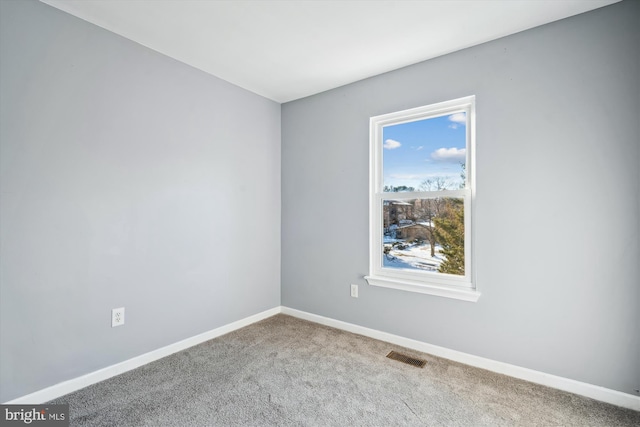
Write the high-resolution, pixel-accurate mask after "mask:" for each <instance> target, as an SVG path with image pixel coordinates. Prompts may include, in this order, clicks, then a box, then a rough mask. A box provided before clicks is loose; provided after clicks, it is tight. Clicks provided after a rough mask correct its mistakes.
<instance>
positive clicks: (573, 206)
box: [282, 2, 640, 393]
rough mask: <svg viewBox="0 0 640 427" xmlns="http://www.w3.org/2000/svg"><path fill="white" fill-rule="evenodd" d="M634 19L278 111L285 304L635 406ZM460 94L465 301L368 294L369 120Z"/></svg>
mask: <svg viewBox="0 0 640 427" xmlns="http://www.w3.org/2000/svg"><path fill="white" fill-rule="evenodd" d="M639 18H640V4H639V3H636V2H622V3H618V4H615V5H612V6H609V7H606V8H603V9H599V10H596V11H593V12H591V13H587V14H583V15H579V16H576V17H573V18H570V19H566V20H563V21H559V22H556V23H552V24H549V25H545V26H543V27H538V28H535V29H532V30H530V31H525V32H522V33H519V34H516V35H513V36H510V37H506V38H503V39H499V40H497V41H493V42H490V43H486V44H483V45H480V46H476V47H473V48H469V49H466V50H463V51H460V52H457V53H453V54H450V55H447V56H444V57H440V58H436V59H433V60H430V61H426V62H423V63H420V64H417V65H414V66H411V67H407V68H404V69H401V70H397V71H394V72H391V73H387V74H384V75H380V76H377V77H373V78H370V79H367V80H364V81H361V82H357V83H355V84H351V85H347V86H344V87H341V88H338V89H335V90H332V91H329V92H325V93H322V94H318V95H315V96H312V97H309V98H305V99H302V100H298V101H294V102H290V103H287V104H284V105H283V108H282V138H283V139H282V206H283V209H282V280H283V283H282V303H283V305H285V306H288V307H292V308H296V309H300V310H305V311H308V312H311V313H316V314H319V315H323V316H327V317H330V318H334V319H339V320H343V321H346V322H351V323H355V324H358V325H362V326H365V327H369V328H373V329H377V330H381V331H385V332H389V333H393V334H398V335H401V336H404V337H409V338H412V339H416V340H420V341H424V342H427V343H431V344H435V345H439V346H444V347H447V348H450V349H455V350H459V351H463V352H467V353H471V354H474V355H478V356H481V357H486V358H490V359H494V360H498V361H503V362H507V363H511V364H514V365H518V366H523V367H527V368H531V369H535V370H538V371H542V372H546V373H550V374H554V375H560V376H563V377H567V378H572V379H575V380H578V381H583V382H587V383H591V384H596V385H600V386H604V387H607V388H610V389H614V390H619V391H622V392H627V393H634V392H633V389H635V388H639V387H640V333H639V332H638V331H639V330H640V283H639V277H640V272H639V269H638V264H639V260H640V252H639V249H638V243H639V240H640V238H639V233H638V228H639V223H638V218H639V217H640V211H639V206H640V204H639V195H640V177H639V175H638V169H639V168H638V164H639V159H640V152H639V151H640V147H639V140H640V137H639V135H640V129H639V127H638V122H639V120H638V116H639V111H640V106H639V103H640V92H639V78H640V77H639V76H640V66H639V61H640V59H639V55H640V50H639V49H638V46H640V37H639V34H640V32H639V28H640V26H639V25H638V22H639ZM399 48H400V47H399ZM472 94H475V95H476V97H477V98H476V102H477V104H476V107H477V200H476V202H477V203H476V208H477V210H476V213H477V215H476V217H475V220H476V221H475V223H476V230H475V231H476V253H475V259H476V261H477V285H478V288H479V290H480V291H481V292H482V296H481V298H480V300H479V301H478V302H477V303H469V302H463V301H458V300H452V299H445V298H441V297H435V296H429V295H422V294H415V293H408V292H404V291H398V290H393V289H386V288H377V287H371V286H368V285H366V282H365V281H364V280H363V279H362V276H364V275H365V274H367V273H368V212H367V209H368V195H367V191H368V158H369V157H368V156H369V151H368V141H369V140H368V123H369V117H370V116H374V115H378V114H383V113H388V112H393V111H398V110H402V109H406V108H410V107H417V106H421V105H426V104H430V103H434V102H438V101H444V100H449V99H454V98H458V97H462V96H467V95H472ZM350 283H358V284H360V285H361V286H360V297H359V298H358V299H354V298H350V296H349V284H350Z"/></svg>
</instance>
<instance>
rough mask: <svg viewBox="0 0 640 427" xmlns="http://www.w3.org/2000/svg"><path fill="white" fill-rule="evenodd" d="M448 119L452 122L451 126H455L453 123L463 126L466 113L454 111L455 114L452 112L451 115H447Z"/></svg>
mask: <svg viewBox="0 0 640 427" xmlns="http://www.w3.org/2000/svg"><path fill="white" fill-rule="evenodd" d="M449 121H450V122H453V123H454V125H453V126H455V125H462V126H465V125H466V124H467V113H455V114H452V115H450V116H449ZM456 127H457V126H456ZM454 129H455V128H454Z"/></svg>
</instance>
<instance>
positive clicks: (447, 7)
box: [41, 0, 619, 102]
mask: <svg viewBox="0 0 640 427" xmlns="http://www.w3.org/2000/svg"><path fill="white" fill-rule="evenodd" d="M41 1H42V2H44V3H47V4H49V5H51V6H54V7H56V8H58V9H61V10H64V11H66V12H68V13H70V14H72V15H75V16H77V17H79V18H82V19H84V20H87V21H89V22H91V23H93V24H96V25H98V26H100V27H103V28H106V29H107V30H110V31H113V32H114V33H116V34H120V35H121V36H124V37H126V38H128V39H131V40H133V41H135V42H138V43H140V44H141V45H143V46H147V47H149V48H151V49H153V50H156V51H158V52H161V53H163V54H165V55H168V56H170V57H172V58H175V59H177V60H179V61H182V62H184V63H186V64H189V65H191V66H193V67H196V68H199V69H201V70H203V71H205V72H207V73H210V74H213V75H215V76H217V77H220V78H222V79H224V80H227V81H229V82H231V83H234V84H236V85H238V86H240V87H243V88H245V89H247V90H250V91H252V92H255V93H257V94H259V95H262V96H265V97H267V98H270V99H272V100H274V101H277V102H287V101H291V100H294V99H298V98H302V97H305V96H309V95H313V94H315V93H319V92H322V91H325V90H328V89H332V88H335V87H338V86H342V85H345V84H347V83H351V82H354V81H357V80H361V79H363V78H366V77H370V76H374V75H377V74H380V73H384V72H387V71H391V70H394V69H397V68H400V67H404V66H407V65H410V64H415V63H417V62H421V61H424V60H426V59H430V58H434V57H436V56H440V55H444V54H446V53H450V52H454V51H456V50H460V49H464V48H466V47H470V46H473V45H476V44H479V43H483V42H486V41H489V40H493V39H496V38H499V37H503V36H506V35H509V34H513V33H516V32H519V31H523V30H526V29H528V28H532V27H536V26H538V25H543V24H546V23H548V22H552V21H556V20H558V19H563V18H566V17H569V16H572V15H576V14H579V13H582V12H586V11H589V10H592V9H597V8H599V7H602V6H605V5H608V4H611V3H616V2H617V1H619V0H405V1H399V0H395V1H386V0H374V1H365V0H359V1H358V0H343V1H339V0H334V1H329V0H315V1H314V0H298V1H293V0H289V1H283V0H41Z"/></svg>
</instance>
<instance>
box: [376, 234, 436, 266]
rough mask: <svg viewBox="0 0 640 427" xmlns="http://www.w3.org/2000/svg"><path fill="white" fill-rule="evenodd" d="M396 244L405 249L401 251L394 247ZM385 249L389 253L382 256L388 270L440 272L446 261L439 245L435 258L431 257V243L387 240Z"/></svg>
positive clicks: (383, 263) (385, 240)
mask: <svg viewBox="0 0 640 427" xmlns="http://www.w3.org/2000/svg"><path fill="white" fill-rule="evenodd" d="M394 243H401V244H402V246H404V247H405V248H404V249H400V248H399V246H397V245H396V246H395V247H394V245H393V244H394ZM402 246H400V247H402ZM384 247H385V248H389V252H388V253H386V254H383V255H382V256H383V262H382V265H383V266H384V267H388V268H407V269H412V270H424V271H438V267H439V266H440V263H442V261H444V259H445V257H444V255H442V254H441V253H440V249H442V248H441V247H440V246H438V245H436V250H435V252H436V254H435V257H431V246H430V245H429V243H422V244H415V243H407V242H405V241H402V240H396V239H389V238H385V239H384Z"/></svg>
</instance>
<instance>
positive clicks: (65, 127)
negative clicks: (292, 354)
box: [0, 0, 280, 402]
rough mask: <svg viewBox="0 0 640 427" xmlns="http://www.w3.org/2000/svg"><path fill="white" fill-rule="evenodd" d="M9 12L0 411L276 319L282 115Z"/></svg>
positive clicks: (86, 34) (38, 7)
mask: <svg viewBox="0 0 640 427" xmlns="http://www.w3.org/2000/svg"><path fill="white" fill-rule="evenodd" d="M0 7H1V10H0V16H1V19H2V21H1V31H2V32H1V34H0V43H1V45H0V55H1V57H2V60H1V69H0V84H1V86H0V99H1V110H0V116H1V119H2V122H1V125H0V132H1V134H0V141H1V144H2V145H1V152H0V154H1V161H2V163H1V173H2V175H1V191H2V192H1V197H2V199H1V209H2V210H1V212H0V215H1V216H0V218H1V242H2V246H1V263H2V264H1V265H0V273H1V276H0V279H1V287H0V295H1V298H0V299H1V301H2V302H1V307H0V313H1V319H0V325H1V329H0V348H1V350H0V351H1V353H0V364H1V377H2V381H1V393H0V401H1V402H5V401H7V400H10V399H13V398H16V397H19V396H22V395H25V394H27V393H31V392H34V391H37V390H39V389H42V388H44V387H46V386H50V385H53V384H55V383H58V382H60V381H63V380H67V379H71V378H75V377H77V376H80V375H82V374H85V373H88V372H91V371H95V370H97V369H99V368H103V367H105V366H109V365H111V364H114V363H117V362H120V361H123V360H126V359H128V358H131V357H133V356H136V355H139V354H142V353H145V352H147V351H150V350H154V349H157V348H159V347H161V346H164V345H167V344H171V343H174V342H177V341H179V340H181V339H184V338H187V337H191V336H193V335H196V334H198V333H202V332H205V331H208V330H211V329H213V328H216V327H218V326H221V325H224V324H228V323H230V322H232V321H235V320H238V319H241V318H244V317H246V316H249V315H253V314H256V313H258V312H260V311H263V310H266V309H269V308H273V307H276V306H278V305H279V304H280V105H279V104H277V103H275V102H272V101H269V100H267V99H265V98H262V97H259V96H257V95H254V94H252V93H249V92H247V91H245V90H242V89H240V88H238V87H235V86H233V85H231V84H229V83H226V82H224V81H222V80H219V79H217V78H214V77H212V76H210V75H207V74H205V73H203V72H200V71H198V70H196V69H193V68H191V67H188V66H186V65H184V64H181V63H179V62H177V61H174V60H172V59H169V58H167V57H165V56H162V55H160V54H158V53H156V52H153V51H151V50H149V49H146V48H144V47H142V46H140V45H137V44H135V43H133V42H131V41H128V40H126V39H124V38H121V37H119V36H116V35H114V34H112V33H109V32H107V31H105V30H102V29H100V28H98V27H96V26H94V25H91V24H89V23H86V22H84V21H81V20H79V19H77V18H74V17H72V16H71V15H68V14H66V13H63V12H60V11H58V10H56V9H53V8H51V7H49V6H47V5H44V4H42V3H39V2H37V1H24V0H21V1H0ZM120 306H124V307H125V308H126V324H125V325H124V326H122V327H118V328H114V329H112V328H111V327H110V326H111V325H110V316H111V309H112V308H115V307H120Z"/></svg>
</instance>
